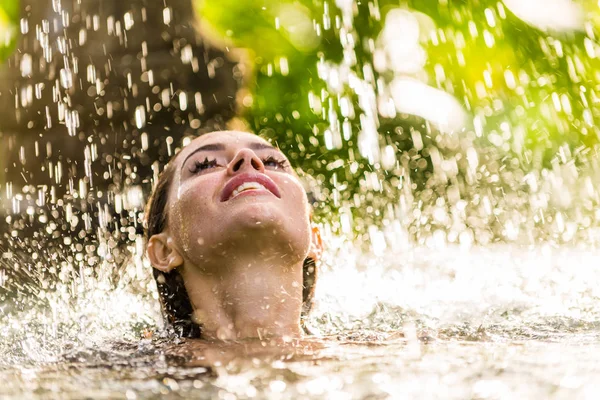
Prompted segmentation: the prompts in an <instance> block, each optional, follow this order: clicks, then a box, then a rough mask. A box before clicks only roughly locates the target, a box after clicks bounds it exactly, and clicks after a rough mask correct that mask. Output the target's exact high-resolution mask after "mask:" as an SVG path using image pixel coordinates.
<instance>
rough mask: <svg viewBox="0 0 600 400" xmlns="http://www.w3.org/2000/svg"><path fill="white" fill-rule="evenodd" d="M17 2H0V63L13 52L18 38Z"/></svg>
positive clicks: (2, 0) (6, 0)
mask: <svg viewBox="0 0 600 400" xmlns="http://www.w3.org/2000/svg"><path fill="white" fill-rule="evenodd" d="M19 12H20V8H19V0H0V62H2V61H4V60H5V59H6V58H7V57H8V56H10V54H11V53H12V52H13V50H14V48H15V45H16V43H17V39H18V36H19V18H20V15H19Z"/></svg>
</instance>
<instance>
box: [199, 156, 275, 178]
mask: <svg viewBox="0 0 600 400" xmlns="http://www.w3.org/2000/svg"><path fill="white" fill-rule="evenodd" d="M262 162H263V164H264V165H265V167H266V166H267V164H269V163H275V165H274V166H275V168H276V169H279V168H281V169H284V168H285V167H287V160H285V159H277V158H275V157H273V156H268V157H266V158H263V160H262ZM218 165H219V164H217V160H216V159H213V160H209V159H208V157H207V158H205V159H204V161H198V160H196V161H195V162H194V165H193V166H192V168H190V172H191V173H193V174H197V173H198V172H201V171H204V170H205V169H208V168H213V167H216V166H218Z"/></svg>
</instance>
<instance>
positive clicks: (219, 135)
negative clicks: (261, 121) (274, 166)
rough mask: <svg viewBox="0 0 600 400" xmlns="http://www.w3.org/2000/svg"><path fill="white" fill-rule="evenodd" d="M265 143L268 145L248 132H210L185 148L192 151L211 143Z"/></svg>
mask: <svg viewBox="0 0 600 400" xmlns="http://www.w3.org/2000/svg"><path fill="white" fill-rule="evenodd" d="M256 142H259V143H266V144H269V142H267V141H266V140H265V139H263V138H261V137H260V136H257V135H255V134H253V133H249V132H240V131H218V132H210V133H206V134H204V135H202V136H200V137H197V138H196V139H194V140H192V142H191V143H190V144H189V145H187V146H186V148H187V147H190V148H191V150H193V149H194V148H196V147H199V146H202V145H206V144H211V143H223V144H225V145H227V144H242V145H243V144H246V143H256Z"/></svg>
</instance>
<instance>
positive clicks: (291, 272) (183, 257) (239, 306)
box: [146, 131, 322, 340]
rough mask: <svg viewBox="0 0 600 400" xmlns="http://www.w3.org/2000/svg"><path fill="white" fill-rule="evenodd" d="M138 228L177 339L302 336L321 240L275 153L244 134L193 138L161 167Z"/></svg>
mask: <svg viewBox="0 0 600 400" xmlns="http://www.w3.org/2000/svg"><path fill="white" fill-rule="evenodd" d="M146 222H147V232H146V237H147V253H148V257H149V259H150V262H151V263H152V265H153V267H154V277H155V279H156V282H157V285H158V292H159V295H160V299H161V304H162V306H163V309H164V311H165V313H166V315H167V317H168V321H169V322H170V324H171V325H172V326H173V327H174V328H175V330H176V331H177V332H178V333H179V334H180V335H182V336H187V337H202V338H206V339H219V340H235V339H243V338H254V337H258V338H263V337H299V336H300V335H301V330H300V321H301V316H304V315H306V313H307V312H308V311H309V310H310V305H311V299H312V296H313V290H314V282H315V277H316V270H315V262H317V261H318V260H319V257H320V253H321V251H322V243H321V239H320V235H319V231H318V229H317V228H316V227H315V226H312V224H311V221H310V206H309V204H308V200H307V196H306V192H305V190H304V189H303V187H302V185H301V183H300V181H299V180H298V177H297V176H296V174H295V173H294V171H293V169H292V168H291V166H290V165H289V161H288V160H287V158H286V157H285V156H284V155H283V154H282V153H281V152H280V151H279V150H278V149H277V148H275V147H273V146H272V145H271V144H269V143H268V142H267V141H265V140H264V139H262V138H260V137H258V136H255V135H253V134H250V133H246V132H237V131H223V132H212V133H209V134H205V135H202V136H200V137H198V138H197V139H195V140H193V141H192V142H191V143H190V144H189V145H188V146H186V147H185V148H184V149H183V150H182V151H181V152H179V153H178V154H177V156H175V157H174V159H172V160H171V161H170V162H169V164H168V166H167V167H166V168H165V170H164V171H163V173H162V175H161V176H160V178H159V180H158V182H157V185H156V187H155V190H154V193H153V194H152V197H151V198H150V200H149V203H148V208H147V212H146Z"/></svg>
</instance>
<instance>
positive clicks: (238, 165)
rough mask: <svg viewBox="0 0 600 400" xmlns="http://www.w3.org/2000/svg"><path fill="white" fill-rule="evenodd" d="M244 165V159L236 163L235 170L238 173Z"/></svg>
mask: <svg viewBox="0 0 600 400" xmlns="http://www.w3.org/2000/svg"><path fill="white" fill-rule="evenodd" d="M243 164H244V159H243V158H241V159H239V160H238V162H236V163H235V164H234V165H233V170H234V171H238V170H239V169H240V168H241V167H242V165H243Z"/></svg>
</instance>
